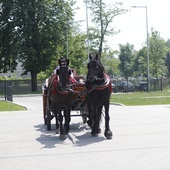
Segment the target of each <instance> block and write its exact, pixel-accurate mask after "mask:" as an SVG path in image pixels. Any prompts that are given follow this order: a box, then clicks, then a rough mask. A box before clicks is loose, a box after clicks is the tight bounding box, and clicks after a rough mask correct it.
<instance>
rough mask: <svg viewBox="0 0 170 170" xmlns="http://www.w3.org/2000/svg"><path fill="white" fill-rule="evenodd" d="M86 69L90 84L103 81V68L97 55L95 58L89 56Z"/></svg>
mask: <svg viewBox="0 0 170 170" xmlns="http://www.w3.org/2000/svg"><path fill="white" fill-rule="evenodd" d="M87 68H88V74H87V79H88V80H89V81H90V82H95V81H97V80H101V79H104V67H103V65H102V63H101V62H100V57H99V55H98V54H96V55H95V56H92V55H91V54H90V55H89V63H88V65H87Z"/></svg>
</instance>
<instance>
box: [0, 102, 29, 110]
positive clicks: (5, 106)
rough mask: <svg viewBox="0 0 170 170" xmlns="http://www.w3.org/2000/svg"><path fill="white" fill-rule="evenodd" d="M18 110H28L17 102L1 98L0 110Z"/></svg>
mask: <svg viewBox="0 0 170 170" xmlns="http://www.w3.org/2000/svg"><path fill="white" fill-rule="evenodd" d="M18 110H27V109H26V108H25V107H22V106H19V105H17V104H14V103H11V102H7V101H4V100H0V112H1V111H18Z"/></svg>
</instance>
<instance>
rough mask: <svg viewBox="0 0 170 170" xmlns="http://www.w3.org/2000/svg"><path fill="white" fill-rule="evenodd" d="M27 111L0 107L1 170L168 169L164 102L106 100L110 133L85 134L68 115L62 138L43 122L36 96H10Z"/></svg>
mask: <svg viewBox="0 0 170 170" xmlns="http://www.w3.org/2000/svg"><path fill="white" fill-rule="evenodd" d="M14 102H15V103H17V104H21V105H24V106H26V107H27V108H28V111H14V112H0V127H1V131H0V169H1V170H37V169H38V170H48V169H49V170H54V169H55V170H56V169H60V170H65V169H69V170H105V169H107V170H170V161H169V160H170V105H159V106H117V105H111V106H110V126H111V129H112V131H113V139H112V140H106V139H105V138H104V135H103V131H104V119H103V121H102V134H101V135H99V136H98V137H91V134H90V129H89V127H88V126H87V125H85V124H83V123H82V119H81V117H72V120H71V127H70V133H69V135H68V138H67V139H66V140H64V141H61V140H59V135H58V134H55V126H54V123H55V121H54V120H52V124H53V125H52V130H51V131H46V126H45V125H44V124H43V123H44V120H43V113H42V96H32V97H15V98H14Z"/></svg>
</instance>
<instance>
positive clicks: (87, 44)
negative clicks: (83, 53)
mask: <svg viewBox="0 0 170 170" xmlns="http://www.w3.org/2000/svg"><path fill="white" fill-rule="evenodd" d="M86 24H87V58H89V25H88V24H89V23H88V6H87V0H86Z"/></svg>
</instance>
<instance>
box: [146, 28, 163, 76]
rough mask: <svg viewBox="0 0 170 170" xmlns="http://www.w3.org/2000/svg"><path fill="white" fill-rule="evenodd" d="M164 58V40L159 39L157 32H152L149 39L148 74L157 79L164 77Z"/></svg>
mask: <svg viewBox="0 0 170 170" xmlns="http://www.w3.org/2000/svg"><path fill="white" fill-rule="evenodd" d="M165 57H166V44H165V40H164V39H163V38H161V37H160V33H159V32H158V31H154V32H152V35H151V36H150V37H149V58H150V73H151V75H152V76H153V77H155V78H158V77H162V76H163V75H165V73H166V67H165Z"/></svg>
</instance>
